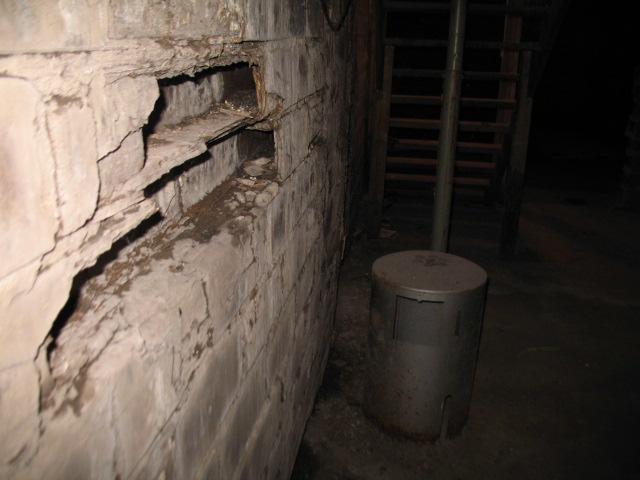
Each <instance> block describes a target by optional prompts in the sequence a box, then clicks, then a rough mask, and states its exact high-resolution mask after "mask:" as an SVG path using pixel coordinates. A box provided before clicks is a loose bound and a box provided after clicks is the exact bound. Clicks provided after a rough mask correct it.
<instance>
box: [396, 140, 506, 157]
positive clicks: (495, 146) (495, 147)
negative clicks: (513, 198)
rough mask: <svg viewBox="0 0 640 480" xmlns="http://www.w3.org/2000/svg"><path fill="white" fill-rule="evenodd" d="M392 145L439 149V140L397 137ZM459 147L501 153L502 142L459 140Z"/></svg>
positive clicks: (469, 150) (472, 150) (481, 151)
mask: <svg viewBox="0 0 640 480" xmlns="http://www.w3.org/2000/svg"><path fill="white" fill-rule="evenodd" d="M389 143H390V147H391V149H393V148H394V147H398V148H401V149H402V148H404V149H408V150H437V149H438V140H417V139H409V138H400V139H396V141H395V144H394V142H393V140H391V141H390V142H389ZM457 149H458V150H459V151H461V152H475V153H501V152H502V144H500V143H477V142H458V143H457Z"/></svg>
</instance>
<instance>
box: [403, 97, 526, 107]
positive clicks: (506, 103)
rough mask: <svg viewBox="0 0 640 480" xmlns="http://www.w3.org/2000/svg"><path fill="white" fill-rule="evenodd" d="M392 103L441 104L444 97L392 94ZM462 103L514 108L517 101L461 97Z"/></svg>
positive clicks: (471, 105) (465, 105)
mask: <svg viewBox="0 0 640 480" xmlns="http://www.w3.org/2000/svg"><path fill="white" fill-rule="evenodd" d="M391 103H394V104H408V105H440V104H441V103H442V97H438V96H425V95H392V96H391ZM460 103H461V104H462V106H464V107H483V108H504V109H513V108H515V107H516V102H515V101H514V100H500V99H497V98H472V97H463V98H461V99H460Z"/></svg>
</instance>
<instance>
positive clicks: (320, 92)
mask: <svg viewBox="0 0 640 480" xmlns="http://www.w3.org/2000/svg"><path fill="white" fill-rule="evenodd" d="M85 7H86V8H85ZM0 10H1V12H0V51H1V52H2V53H5V54H6V55H4V56H2V57H1V58H0V76H1V77H2V78H0V139H1V142H0V143H1V144H2V149H3V165H2V175H1V177H2V179H1V180H0V181H1V182H2V188H1V190H0V196H1V203H0V206H1V209H2V212H1V213H2V215H0V218H1V219H2V220H0V223H1V225H0V226H1V227H2V233H1V237H0V246H2V248H3V251H4V252H5V261H4V262H3V263H2V267H0V425H2V427H1V428H0V476H1V477H2V478H61V479H63V478H64V479H67V478H185V479H187V478H225V479H226V478H229V479H231V478H269V479H271V478H288V476H289V474H290V471H291V468H292V465H293V461H294V458H295V453H296V451H297V447H298V444H299V441H300V438H301V435H302V431H303V428H304V423H305V421H306V419H307V417H308V415H309V413H310V409H311V405H312V400H313V397H314V396H315V393H316V391H317V388H318V386H319V382H320V379H321V373H322V371H323V368H324V363H325V361H326V355H327V348H328V343H329V337H330V332H331V323H332V319H333V312H334V305H335V297H336V290H337V266H338V262H339V259H340V255H341V250H342V244H343V238H344V226H343V218H342V212H343V209H344V198H345V191H344V190H345V185H346V182H345V179H344V174H345V172H346V164H347V160H348V159H347V148H346V145H347V142H348V140H349V139H348V138H346V136H347V135H348V133H347V132H349V128H348V122H349V115H348V114H349V108H350V101H351V100H350V95H351V94H350V92H351V90H350V84H349V82H348V79H349V76H350V63H349V61H348V59H349V58H350V56H349V53H348V50H349V48H350V45H351V44H350V41H351V40H350V39H351V36H350V26H349V22H347V23H346V24H345V27H344V28H343V29H342V30H341V31H340V32H338V33H336V32H333V31H331V30H330V29H329V28H328V27H327V24H326V22H325V20H324V18H323V14H322V10H321V7H320V4H319V3H318V2H315V1H312V0H307V1H303V0H287V1H280V0H260V1H258V0H256V1H253V0H246V1H240V0H226V1H223V0H220V1H213V0H202V1H201V0H198V1H196V2H186V3H185V2H165V3H163V4H162V5H161V6H159V4H157V2H145V1H138V2H119V1H116V2H113V1H112V2H106V1H95V2H90V3H87V4H86V5H83V6H79V4H78V3H77V2H64V1H63V2H53V1H51V2H49V1H45V2H27V3H25V4H23V3H21V2H3V3H2V5H1V6H0ZM263 10H264V11H265V12H269V14H268V15H262V14H260V11H263ZM8 19H12V21H8ZM48 52H55V53H53V54H51V53H48ZM233 66H239V67H242V68H241V69H242V72H241V73H238V72H235V73H234V71H233V69H232V68H231V67H233ZM199 72H201V73H199ZM194 75H195V77H194ZM163 108H166V110H165V113H163V112H162V109H163ZM249 129H257V130H255V131H253V133H251V132H252V131H251V130H249ZM258 130H259V132H258ZM256 132H258V133H256Z"/></svg>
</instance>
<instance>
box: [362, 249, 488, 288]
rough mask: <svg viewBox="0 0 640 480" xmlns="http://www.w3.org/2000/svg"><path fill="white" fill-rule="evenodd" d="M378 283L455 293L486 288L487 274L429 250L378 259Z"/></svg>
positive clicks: (474, 265) (476, 266)
mask: <svg viewBox="0 0 640 480" xmlns="http://www.w3.org/2000/svg"><path fill="white" fill-rule="evenodd" d="M373 275H374V277H376V278H377V279H378V280H380V281H383V282H385V283H387V284H390V285H391V286H395V287H399V288H400V289H402V290H409V291H415V292H417V293H434V294H438V293H455V292H464V291H468V290H473V289H476V288H478V287H481V286H482V285H484V284H485V283H486V281H487V273H486V272H485V271H484V269H483V268H481V267H479V266H478V265H476V264H475V263H473V262H470V261H469V260H466V259H464V258H462V257H458V256H456V255H451V254H448V253H442V252H432V251H429V250H408V251H405V252H397V253H392V254H389V255H385V256H384V257H380V258H378V259H377V260H376V261H375V262H374V263H373Z"/></svg>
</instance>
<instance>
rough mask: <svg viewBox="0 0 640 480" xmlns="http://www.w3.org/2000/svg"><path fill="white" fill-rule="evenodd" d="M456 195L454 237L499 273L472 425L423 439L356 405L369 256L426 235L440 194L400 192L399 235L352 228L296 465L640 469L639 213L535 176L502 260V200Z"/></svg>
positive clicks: (508, 472) (469, 473) (349, 479)
mask: <svg viewBox="0 0 640 480" xmlns="http://www.w3.org/2000/svg"><path fill="white" fill-rule="evenodd" d="M458 203H459V204H458V205H457V206H456V209H455V210H454V217H453V227H452V245H451V251H452V253H455V254H458V255H461V256H465V257H467V258H469V259H471V260H473V261H475V262H476V263H478V264H479V265H481V266H483V267H484V268H485V269H486V270H487V272H488V273H489V278H490V287H489V293H488V298H487V309H486V314H485V322H484V329H483V336H482V343H481V347H480V354H479V363H478V370H477V374H476V379H475V386H474V394H473V399H472V405H471V412H470V417H469V421H468V423H467V426H466V427H465V429H464V431H463V433H462V434H461V435H460V436H459V437H457V438H455V439H452V440H446V441H444V442H442V443H437V444H422V443H417V442H413V441H410V440H405V439H402V438H398V437H393V436H389V435H387V434H385V433H384V432H382V431H381V430H380V429H379V428H378V427H377V426H376V425H375V424H374V423H372V422H371V421H370V420H369V419H367V418H366V417H365V416H364V415H363V412H362V409H361V403H362V398H363V394H364V392H363V389H364V363H365V359H366V347H367V345H366V341H367V326H368V303H369V293H370V270H371V264H372V262H373V261H374V260H375V259H376V258H377V257H379V256H381V255H384V254H386V253H390V252H394V251H398V250H406V249H416V248H424V246H425V245H428V236H429V230H430V218H429V217H428V213H429V212H430V210H431V207H430V206H429V205H427V204H425V203H421V202H420V201H417V200H410V201H408V200H404V201H402V200H396V201H395V202H394V203H393V204H391V205H390V206H389V207H388V208H387V209H386V211H385V216H386V219H387V221H388V228H389V229H390V230H393V231H395V232H396V234H395V235H394V236H393V238H388V239H375V240H371V239H367V238H366V236H365V235H364V234H361V235H359V236H357V235H356V239H355V240H354V242H353V245H352V247H351V249H350V251H349V252H348V254H347V257H346V258H345V261H344V264H343V267H342V272H341V284H340V290H339V304H338V310H337V316H336V324H335V341H334V345H333V349H332V352H331V354H330V358H329V362H328V365H327V370H326V373H325V378H324V384H323V386H322V388H321V391H320V393H319V395H318V398H317V400H316V405H315V408H314V411H313V414H312V416H311V418H310V419H309V422H308V424H307V428H306V432H305V435H304V439H303V442H302V445H301V448H300V451H299V454H298V459H297V462H296V466H295V468H294V472H293V476H292V479H293V480H301V479H312V480H321V479H336V480H338V479H341V480H356V479H403V480H412V479H420V480H424V479H443V480H445V479H446V480H449V479H494V480H495V479H516V478H517V479H520V480H526V479H545V480H553V479H578V478H579V479H605V478H607V479H608V478H611V479H639V478H640V440H639V439H638V436H639V434H640V368H639V367H640V286H639V285H640V282H639V281H638V271H639V268H640V215H639V214H638V213H631V212H624V211H619V210H616V209H615V199H614V198H613V197H612V196H611V195H606V194H585V193H584V192H574V193H571V192H569V193H567V192H564V193H562V194H560V193H554V192H553V191H550V190H529V191H528V192H527V194H526V202H525V205H524V208H523V215H522V219H521V244H520V249H519V252H518V253H517V255H516V256H515V258H513V259H512V260H510V261H506V260H503V259H501V258H500V257H499V256H498V255H497V243H496V239H498V238H499V221H500V218H499V212H497V211H494V210H492V209H490V208H488V207H478V206H477V201H476V202H475V205H476V206H473V205H472V204H470V203H469V204H467V205H465V204H464V202H458Z"/></svg>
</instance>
